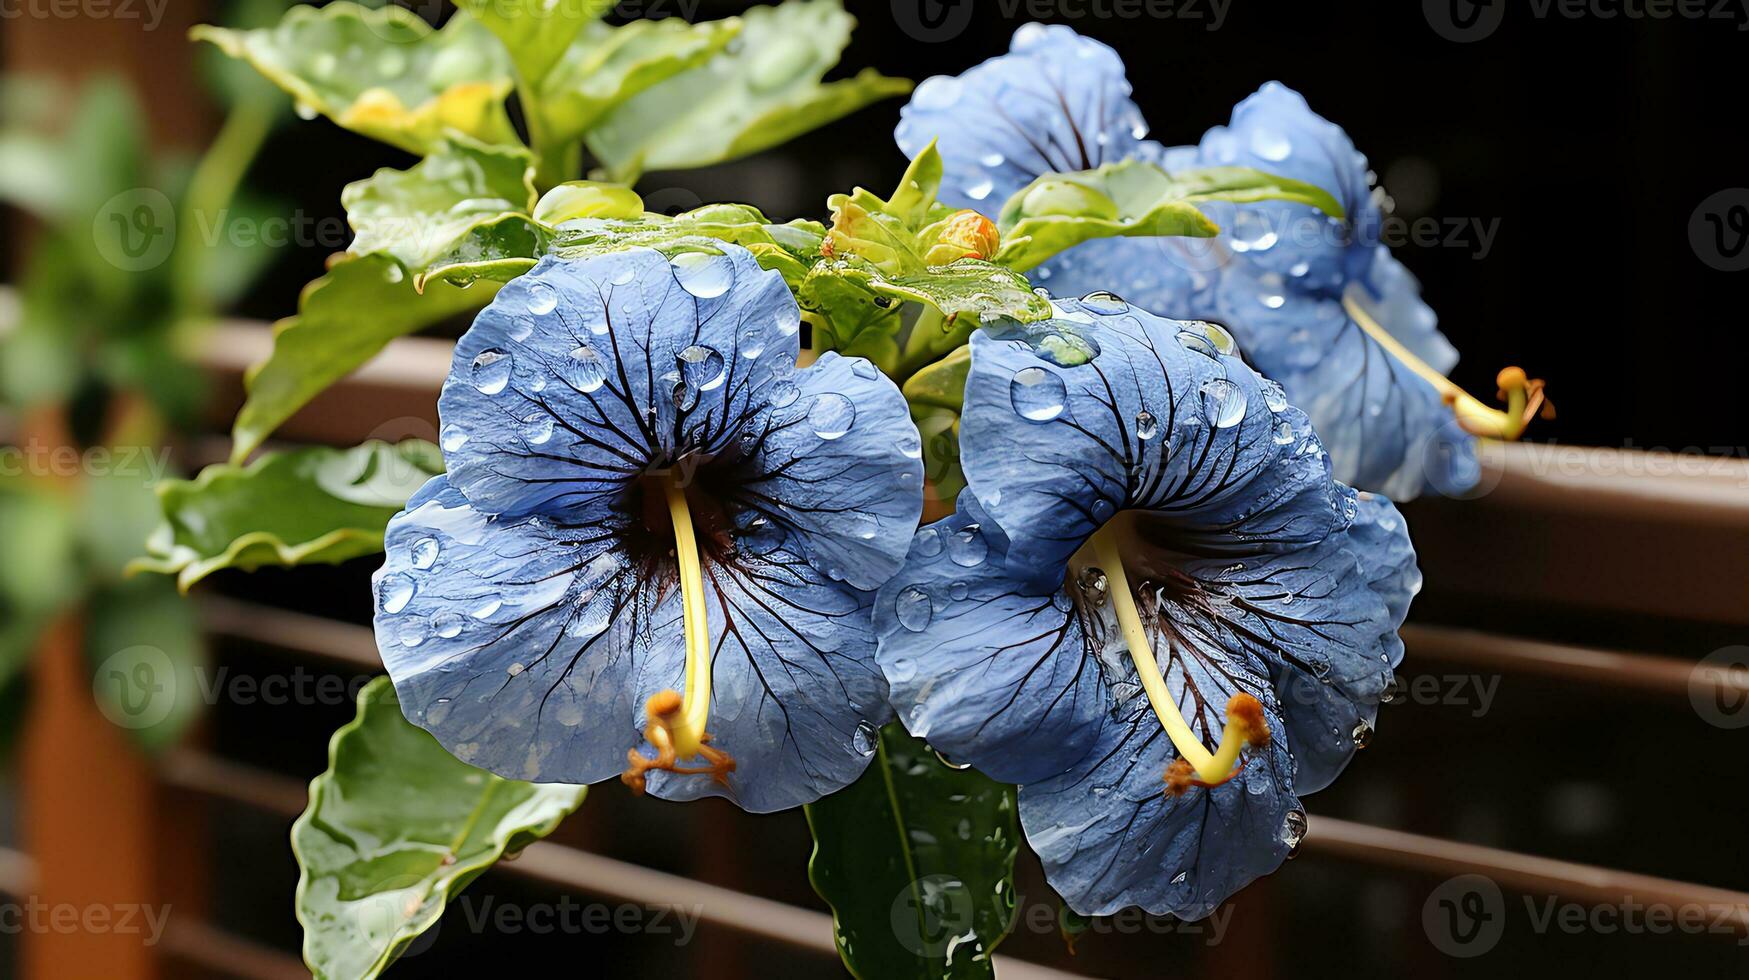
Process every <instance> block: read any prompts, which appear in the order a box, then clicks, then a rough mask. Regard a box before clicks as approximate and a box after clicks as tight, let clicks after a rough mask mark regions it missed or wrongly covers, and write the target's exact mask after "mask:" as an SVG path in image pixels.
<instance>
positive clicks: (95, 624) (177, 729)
mask: <svg viewBox="0 0 1749 980" xmlns="http://www.w3.org/2000/svg"><path fill="white" fill-rule="evenodd" d="M85 655H86V658H87V660H88V661H89V662H90V664H91V667H92V671H93V673H92V687H91V689H92V694H93V695H94V696H95V697H96V698H97V706H98V709H99V710H101V711H102V712H103V714H104V717H106V718H108V719H109V720H110V721H111V722H113V723H114V724H116V725H118V726H120V727H121V728H123V729H125V730H126V731H127V732H128V734H130V735H132V736H133V738H134V740H135V741H137V742H138V743H139V744H140V746H141V747H142V748H144V749H146V750H147V751H148V752H159V751H162V750H164V749H166V748H169V747H170V746H171V745H174V744H175V743H176V741H177V739H178V738H180V737H181V736H182V734H183V733H184V732H186V731H187V730H188V727H189V726H190V725H191V724H193V723H194V721H195V720H196V719H198V718H199V717H200V714H201V709H202V706H203V703H204V702H203V700H202V690H201V681H200V673H201V670H202V667H203V665H204V662H205V656H206V655H205V648H204V646H203V644H202V642H201V633H200V623H199V622H198V621H197V619H196V617H195V614H194V606H193V605H191V604H190V603H189V602H188V601H187V600H185V599H183V598H182V597H181V596H179V595H177V594H176V588H175V586H174V585H172V584H171V583H170V581H169V580H168V579H161V578H140V579H134V580H132V581H129V582H125V583H121V584H119V585H114V586H110V587H108V588H104V589H102V590H100V591H98V592H97V593H96V594H94V595H93V596H92V597H91V601H90V603H89V604H88V610H87V613H86V631H85Z"/></svg>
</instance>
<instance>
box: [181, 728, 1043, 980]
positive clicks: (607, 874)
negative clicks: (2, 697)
mask: <svg viewBox="0 0 1749 980" xmlns="http://www.w3.org/2000/svg"><path fill="white" fill-rule="evenodd" d="M163 776H164V781H165V782H166V783H167V784H169V785H171V786H175V787H177V788H179V789H183V790H187V791H189V792H193V793H199V794H202V795H204V796H208V797H211V798H215V799H222V800H227V801H230V802H234V803H241V804H244V805H246V806H251V807H256V808H258V809H262V810H266V811H268V812H271V813H278V814H281V815H283V816H287V817H289V816H292V815H295V814H297V813H298V812H300V811H301V810H302V809H303V807H304V799H305V796H304V787H303V786H302V785H301V784H299V783H298V782H297V781H296V780H294V779H288V778H286V777H284V776H279V775H276V774H274V773H269V772H265V771H263V770H259V769H254V768H252V767H249V766H242V765H238V764H236V763H233V762H229V761H227V760H225V759H221V758H218V757H216V756H213V755H209V754H207V753H204V752H199V751H194V750H187V749H184V750H177V751H174V752H171V753H169V755H168V757H167V758H166V760H165V763H164V769H163ZM496 867H497V869H498V870H500V871H502V872H503V873H505V874H510V875H515V876H517V877H521V878H526V879H529V880H532V881H538V882H542V883H544V884H547V885H553V886H557V887H560V888H564V889H568V890H570V891H574V892H579V893H582V894H587V895H595V896H599V897H602V898H610V899H614V900H617V901H622V902H634V903H637V904H641V905H648V906H665V907H672V908H684V909H687V910H689V911H692V912H696V913H697V914H698V916H699V918H700V919H702V920H703V921H705V922H709V923H712V924H714V925H719V926H723V927H725V928H728V929H733V930H736V931H738V932H743V933H747V934H749V935H755V936H760V937H762V938H765V939H770V940H773V941H776V942H781V943H785V944H787V945H791V946H796V947H800V948H802V949H809V950H813V951H815V952H818V953H821V954H823V955H825V956H830V957H834V958H836V957H837V955H838V947H837V944H836V942H835V940H834V939H833V933H832V917H831V916H829V915H825V914H823V913H820V912H814V911H811V910H809V909H803V908H797V907H795V906H793V905H786V904H784V903H782V902H774V901H771V900H770V899H765V898H760V897H758V896H755V895H748V894H745V893H742V892H737V891H733V890H731V889H727V888H721V887H718V886H716V885H710V884H705V883H704V882H699V881H694V880H692V879H690V878H684V877H681V876H679V875H672V874H667V873H665V872H661V871H656V870H653V869H650V868H645V867H641V866H639V865H635V864H629V863H627V862H625V861H616V860H614V859H612V858H608V857H603V856H601V855H599V854H589V853H586V852H583V851H578V850H575V849H573V848H568V847H563V846H560V845H558V844H553V843H549V842H546V841H537V842H535V843H533V844H530V845H529V846H528V847H526V848H524V849H523V851H522V853H521V855H520V856H518V857H517V858H516V860H514V861H507V862H502V863H500V864H498V865H497V866H496ZM996 969H997V971H998V973H999V974H1000V975H1001V976H1002V977H1004V978H1005V980H1015V978H1018V980H1073V974H1067V973H1063V972H1061V971H1058V970H1052V969H1049V968H1047V967H1041V966H1038V965H1037V964H1033V963H1027V962H1024V961H1021V960H1014V959H1010V958H1008V957H1003V956H998V957H996Z"/></svg>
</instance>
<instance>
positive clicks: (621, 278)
mask: <svg viewBox="0 0 1749 980" xmlns="http://www.w3.org/2000/svg"><path fill="white" fill-rule="evenodd" d="M637 274H638V273H637V270H635V269H633V268H631V267H630V266H627V267H626V268H624V269H621V270H619V272H617V273H615V274H614V277H613V278H612V279H610V280H608V281H609V282H611V283H613V284H614V285H615V286H624V285H626V284H627V283H629V282H631V281H632V280H633V279H634V278H636V277H637Z"/></svg>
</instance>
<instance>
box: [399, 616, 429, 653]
mask: <svg viewBox="0 0 1749 980" xmlns="http://www.w3.org/2000/svg"><path fill="white" fill-rule="evenodd" d="M400 637H401V645H402V646H404V647H416V646H418V645H419V644H421V643H424V642H425V624H424V623H421V622H419V621H418V620H417V619H412V620H408V621H407V622H405V623H402V624H401V631H400Z"/></svg>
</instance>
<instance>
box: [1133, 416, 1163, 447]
mask: <svg viewBox="0 0 1749 980" xmlns="http://www.w3.org/2000/svg"><path fill="white" fill-rule="evenodd" d="M1159 434H1160V420H1159V419H1156V418H1155V417H1154V413H1153V412H1150V411H1148V410H1147V409H1143V410H1141V411H1139V412H1137V413H1136V438H1137V439H1140V440H1142V441H1143V442H1147V441H1148V440H1149V439H1152V438H1154V437H1155V436H1156V435H1159Z"/></svg>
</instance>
